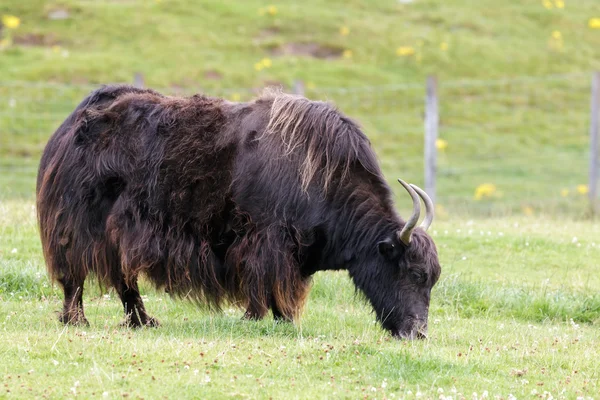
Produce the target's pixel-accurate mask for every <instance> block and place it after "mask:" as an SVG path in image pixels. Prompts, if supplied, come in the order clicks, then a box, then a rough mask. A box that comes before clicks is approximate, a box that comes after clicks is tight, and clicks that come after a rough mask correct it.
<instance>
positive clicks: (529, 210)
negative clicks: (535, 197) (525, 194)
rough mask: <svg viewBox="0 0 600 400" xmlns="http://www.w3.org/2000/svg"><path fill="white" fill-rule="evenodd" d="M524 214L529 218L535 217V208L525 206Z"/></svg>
mask: <svg viewBox="0 0 600 400" xmlns="http://www.w3.org/2000/svg"><path fill="white" fill-rule="evenodd" d="M523 214H525V215H527V216H528V217H530V216H532V215H533V207H531V206H525V207H523Z"/></svg>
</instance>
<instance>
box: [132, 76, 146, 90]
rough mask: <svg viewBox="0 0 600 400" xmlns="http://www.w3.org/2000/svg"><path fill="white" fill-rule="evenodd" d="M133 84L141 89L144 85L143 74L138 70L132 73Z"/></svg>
mask: <svg viewBox="0 0 600 400" xmlns="http://www.w3.org/2000/svg"><path fill="white" fill-rule="evenodd" d="M133 86H135V87H137V88H140V89H142V88H143V87H144V76H143V75H142V74H140V73H139V72H136V73H135V75H133Z"/></svg>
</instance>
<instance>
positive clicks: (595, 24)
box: [588, 18, 600, 29]
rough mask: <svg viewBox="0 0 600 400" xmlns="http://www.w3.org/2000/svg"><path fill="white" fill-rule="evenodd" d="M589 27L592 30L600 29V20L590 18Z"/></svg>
mask: <svg viewBox="0 0 600 400" xmlns="http://www.w3.org/2000/svg"><path fill="white" fill-rule="evenodd" d="M588 26H589V27H590V29H600V18H590V20H589V22H588Z"/></svg>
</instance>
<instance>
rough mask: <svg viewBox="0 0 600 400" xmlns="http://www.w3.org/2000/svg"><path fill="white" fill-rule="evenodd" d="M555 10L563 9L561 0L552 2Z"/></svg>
mask: <svg viewBox="0 0 600 400" xmlns="http://www.w3.org/2000/svg"><path fill="white" fill-rule="evenodd" d="M554 5H555V6H556V8H565V2H564V1H563V0H554Z"/></svg>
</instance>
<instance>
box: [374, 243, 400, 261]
mask: <svg viewBox="0 0 600 400" xmlns="http://www.w3.org/2000/svg"><path fill="white" fill-rule="evenodd" d="M377 247H378V249H379V253H380V254H381V255H382V256H384V257H385V258H386V259H388V260H393V259H395V258H396V257H398V254H399V252H400V249H399V248H398V245H397V244H396V243H394V240H393V239H390V238H387V239H385V240H382V241H381V242H379V243H377Z"/></svg>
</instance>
